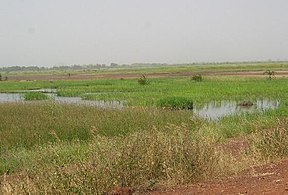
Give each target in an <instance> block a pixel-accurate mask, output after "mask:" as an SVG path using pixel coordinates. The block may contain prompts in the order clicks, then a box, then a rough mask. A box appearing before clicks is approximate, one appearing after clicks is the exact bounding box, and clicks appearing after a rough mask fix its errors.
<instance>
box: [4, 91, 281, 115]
mask: <svg viewBox="0 0 288 195" xmlns="http://www.w3.org/2000/svg"><path fill="white" fill-rule="evenodd" d="M42 91H43V90H42ZM45 92H51V91H49V90H48V91H47V90H46V91H45ZM46 94H47V95H49V96H50V97H52V98H53V99H54V100H55V101H56V102H58V103H65V104H78V105H88V106H97V107H105V108H106V107H107V108H123V107H124V104H125V102H124V101H105V100H82V99H81V98H80V97H61V96H57V95H56V93H46ZM16 101H24V99H23V93H0V103H5V102H16ZM279 105H280V102H279V101H278V100H270V99H259V100H257V101H255V102H254V103H252V102H245V103H243V102H242V103H240V102H237V101H233V100H230V101H211V102H208V103H206V104H204V105H202V106H197V105H196V106H195V107H194V108H193V113H194V114H195V115H198V116H200V117H202V118H205V119H209V120H218V119H220V118H221V117H224V116H228V115H235V114H241V113H252V112H255V111H262V112H264V111H266V110H267V109H276V108H278V107H279Z"/></svg>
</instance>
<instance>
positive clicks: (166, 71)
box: [2, 62, 288, 80]
mask: <svg viewBox="0 0 288 195" xmlns="http://www.w3.org/2000/svg"><path fill="white" fill-rule="evenodd" d="M266 70H274V71H278V75H287V74H288V73H287V71H288V63H287V62H270V63H268V62H265V63H264V62H263V63H254V64H253V63H240V64H201V65H197V64H193V65H189V64H188V65H167V66H156V67H138V68H137V67H135V66H131V67H130V68H127V66H124V67H121V66H119V67H114V68H103V69H95V70H88V69H87V70H85V69H83V70H58V71H56V70H53V71H38V72H34V71H26V72H2V76H3V78H4V77H8V79H9V80H83V79H86V80H89V79H99V78H135V77H139V76H141V75H142V74H147V75H149V76H151V77H167V76H189V75H193V74H203V75H215V74H216V75H224V74H225V75H262V73H263V72H264V71H266Z"/></svg>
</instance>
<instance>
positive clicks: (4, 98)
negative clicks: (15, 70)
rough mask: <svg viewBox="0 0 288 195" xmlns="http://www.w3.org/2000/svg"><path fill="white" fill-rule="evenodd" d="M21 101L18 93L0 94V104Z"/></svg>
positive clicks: (20, 95) (21, 98)
mask: <svg viewBox="0 0 288 195" xmlns="http://www.w3.org/2000/svg"><path fill="white" fill-rule="evenodd" d="M21 100H23V97H22V94H19V93H0V102H15V101H21Z"/></svg>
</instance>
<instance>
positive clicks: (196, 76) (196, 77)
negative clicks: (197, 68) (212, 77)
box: [191, 74, 203, 82]
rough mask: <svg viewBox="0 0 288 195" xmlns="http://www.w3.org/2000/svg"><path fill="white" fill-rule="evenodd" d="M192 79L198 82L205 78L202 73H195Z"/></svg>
mask: <svg viewBox="0 0 288 195" xmlns="http://www.w3.org/2000/svg"><path fill="white" fill-rule="evenodd" d="M191 80H192V81H197V82H200V81H202V80H203V77H202V75H201V74H196V75H193V76H192V78H191Z"/></svg>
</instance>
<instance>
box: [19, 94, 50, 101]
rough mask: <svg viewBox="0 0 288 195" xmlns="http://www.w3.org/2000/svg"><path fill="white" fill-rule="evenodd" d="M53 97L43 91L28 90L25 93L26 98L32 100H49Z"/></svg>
mask: <svg viewBox="0 0 288 195" xmlns="http://www.w3.org/2000/svg"><path fill="white" fill-rule="evenodd" d="M48 99H51V97H49V96H48V95H47V94H45V93H42V92H26V93H24V100H26V101H31V100H48Z"/></svg>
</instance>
